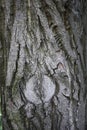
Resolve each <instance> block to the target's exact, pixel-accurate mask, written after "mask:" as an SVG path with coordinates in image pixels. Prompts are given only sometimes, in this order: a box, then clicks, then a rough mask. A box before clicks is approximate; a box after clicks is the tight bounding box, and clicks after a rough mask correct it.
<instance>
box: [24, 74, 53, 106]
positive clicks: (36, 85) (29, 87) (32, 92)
mask: <svg viewBox="0 0 87 130" xmlns="http://www.w3.org/2000/svg"><path fill="white" fill-rule="evenodd" d="M41 80H42V81H41ZM24 93H25V97H26V98H27V100H28V101H30V102H32V103H34V104H40V103H42V102H43V103H45V102H49V100H51V98H52V97H53V95H54V93H55V84H54V83H53V82H52V80H51V79H50V78H49V77H48V76H46V75H43V76H42V79H37V78H36V76H33V77H32V78H30V79H29V81H28V82H27V83H26V88H25V90H24Z"/></svg>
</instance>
